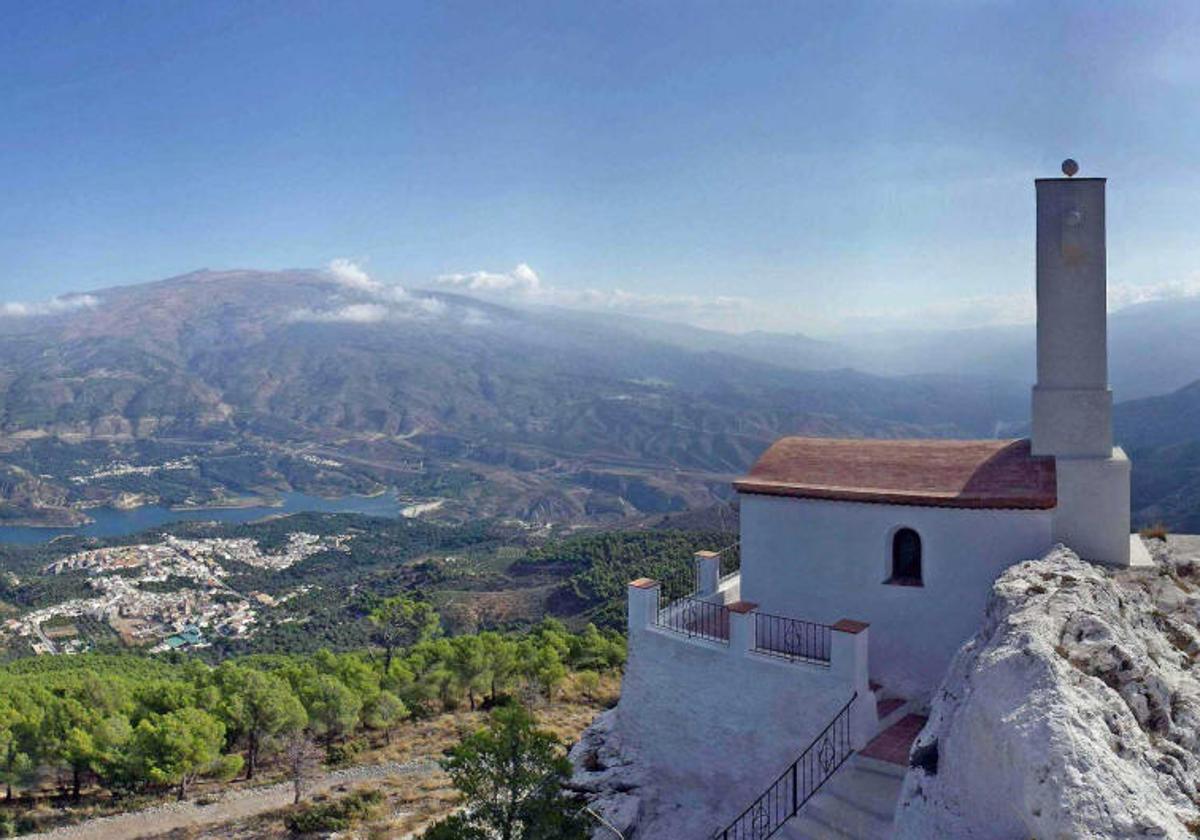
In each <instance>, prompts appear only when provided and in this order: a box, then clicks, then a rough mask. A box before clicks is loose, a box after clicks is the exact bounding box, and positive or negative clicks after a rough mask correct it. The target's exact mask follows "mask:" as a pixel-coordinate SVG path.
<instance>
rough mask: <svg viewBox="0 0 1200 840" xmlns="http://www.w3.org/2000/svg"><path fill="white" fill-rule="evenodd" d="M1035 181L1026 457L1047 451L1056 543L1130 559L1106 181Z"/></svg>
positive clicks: (1105, 559) (1070, 170) (1098, 556)
mask: <svg viewBox="0 0 1200 840" xmlns="http://www.w3.org/2000/svg"><path fill="white" fill-rule="evenodd" d="M1062 168H1063V173H1064V175H1065V176H1066V177H1063V178H1039V179H1037V180H1036V181H1035V182H1034V185H1035V188H1036V191H1037V384H1036V385H1034V387H1033V440H1032V446H1033V454H1034V455H1052V456H1054V458H1055V470H1056V474H1057V483H1058V506H1057V508H1056V510H1055V519H1054V538H1055V539H1056V540H1057V541H1059V542H1062V543H1065V544H1066V545H1067V546H1069V547H1070V548H1072V549H1074V550H1075V551H1076V553H1078V554H1079V555H1080V556H1081V557H1083V558H1085V559H1088V560H1093V561H1096V562H1099V563H1107V564H1112V565H1119V566H1126V565H1129V558H1130V534H1129V472H1130V464H1129V459H1128V458H1127V457H1126V456H1125V453H1124V452H1123V451H1121V449H1120V448H1118V447H1114V446H1113V432H1112V390H1111V389H1110V388H1109V386H1108V323H1107V321H1108V314H1107V288H1106V287H1107V259H1106V254H1105V226H1104V188H1105V179H1104V178H1075V177H1072V176H1074V175H1075V173H1076V172H1077V171H1078V169H1079V167H1078V165H1077V164H1076V163H1075V161H1073V160H1066V161H1064V162H1063V167H1062Z"/></svg>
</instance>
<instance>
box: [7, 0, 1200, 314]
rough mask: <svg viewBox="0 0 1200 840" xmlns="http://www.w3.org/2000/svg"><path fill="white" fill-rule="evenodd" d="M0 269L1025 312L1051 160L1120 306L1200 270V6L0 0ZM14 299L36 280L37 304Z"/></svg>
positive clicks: (78, 280) (1199, 287) (1194, 280)
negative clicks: (341, 279)
mask: <svg viewBox="0 0 1200 840" xmlns="http://www.w3.org/2000/svg"><path fill="white" fill-rule="evenodd" d="M0 20H2V21H3V25H2V26H0V301H3V302H4V303H3V307H4V308H3V310H2V311H3V312H8V313H20V312H22V311H25V312H36V311H43V310H44V309H45V308H47V307H54V306H59V305H62V303H61V301H59V302H56V301H55V300H54V299H55V298H56V297H58V296H61V295H64V294H67V293H72V292H74V293H86V292H88V291H91V290H95V289H99V288H103V287H105V286H111V285H118V284H125V283H135V282H143V281H148V280H155V279H160V278H163V277H168V276H173V275H178V274H182V273H185V272H188V271H192V270H195V269H198V268H202V267H209V268H214V269H217V268H220V269H227V268H259V269H282V268H289V267H319V266H342V267H346V266H353V267H354V270H357V271H362V272H364V273H366V274H369V276H370V277H371V278H373V280H374V281H378V282H384V283H388V284H400V285H402V286H404V287H405V288H420V287H427V286H441V287H447V286H449V287H458V288H461V289H466V290H470V291H473V292H475V293H477V294H481V295H490V296H493V297H497V298H509V299H513V300H518V301H528V302H534V303H537V302H546V303H554V304H558V305H567V306H580V307H590V308H604V309H610V310H613V311H619V312H620V311H624V312H630V313H633V314H647V315H652V316H655V317H667V318H671V319H673V320H679V321H685V322H689V323H695V324H698V325H702V326H706V327H713V328H718V329H729V330H746V329H772V330H802V331H807V332H813V333H828V332H835V331H838V330H846V329H855V328H861V327H863V326H875V325H888V324H895V325H906V326H907V325H929V326H950V327H957V326H969V325H973V324H984V323H1010V322H1020V321H1024V320H1029V319H1031V317H1032V312H1033V310H1032V287H1033V187H1032V183H1031V182H1032V179H1033V178H1035V177H1039V176H1053V175H1057V174H1058V168H1059V164H1060V162H1061V161H1062V159H1063V158H1065V157H1067V156H1070V157H1074V158H1075V159H1077V160H1078V161H1079V162H1080V174H1081V175H1089V176H1106V177H1108V179H1109V184H1108V190H1109V192H1108V205H1109V206H1108V225H1109V282H1110V290H1111V295H1110V297H1111V298H1112V303H1113V306H1114V307H1119V306H1121V305H1123V304H1126V303H1129V302H1135V301H1138V300H1143V299H1159V298H1163V297H1172V296H1178V295H1185V294H1196V293H1200V235H1197V232H1196V231H1197V227H1198V226H1200V158H1198V157H1197V155H1196V149H1197V148H1200V50H1197V49H1196V44H1197V43H1200V4H1196V3H1193V2H1187V3H1154V4H1128V3H1106V2H1081V3H1060V2H1051V3H1047V2H1041V0H1038V2H1024V3H1006V2H965V1H963V2H958V1H957V0H956V1H953V2H952V1H951V0H946V2H936V0H925V1H924V2H913V3H907V2H894V3H886V4H885V3H865V4H864V3H856V2H837V3H806V2H784V3H779V2H774V3H755V2H739V3H716V2H657V1H656V0H643V2H639V3H619V2H603V3H596V2H580V3H571V2H552V3H537V2H521V3H491V2H484V0H478V1H477V2H471V3H457V2H437V3H419V4H418V3H402V2H394V0H393V2H379V3H375V2H354V0H349V1H348V2H339V3H333V2H303V0H289V1H288V2H252V1H251V0H240V1H239V2H221V1H220V0H207V1H206V2H196V3H189V2H171V3H162V2H121V3H94V2H90V0H89V2H55V0H39V2H36V3H33V2H27V0H22V2H15V0H0ZM14 307H15V308H14Z"/></svg>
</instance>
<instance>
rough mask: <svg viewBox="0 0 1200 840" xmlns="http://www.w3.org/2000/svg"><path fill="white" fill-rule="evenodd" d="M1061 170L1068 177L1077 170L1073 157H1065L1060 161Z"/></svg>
mask: <svg viewBox="0 0 1200 840" xmlns="http://www.w3.org/2000/svg"><path fill="white" fill-rule="evenodd" d="M1062 171H1063V174H1064V175H1066V176H1067V177H1068V178H1070V177H1071V176H1072V175H1074V174H1075V173H1076V172H1078V171H1079V164H1078V163H1076V162H1075V161H1074V159H1073V158H1067V159H1066V160H1064V161H1063V162H1062Z"/></svg>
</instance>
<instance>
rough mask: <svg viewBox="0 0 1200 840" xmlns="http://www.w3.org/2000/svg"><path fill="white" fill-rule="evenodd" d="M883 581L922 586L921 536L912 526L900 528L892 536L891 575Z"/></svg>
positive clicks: (898, 584)
mask: <svg viewBox="0 0 1200 840" xmlns="http://www.w3.org/2000/svg"><path fill="white" fill-rule="evenodd" d="M884 582H885V583H894V584H896V585H897V586H922V585H923V583H922V581H921V538H920V537H919V536H918V535H917V532H916V531H914V530H913V529H912V528H901V529H900V530H899V531H897V532H896V533H895V535H894V536H893V537H892V576H891V577H890V578H888V579H887V580H886V581H884Z"/></svg>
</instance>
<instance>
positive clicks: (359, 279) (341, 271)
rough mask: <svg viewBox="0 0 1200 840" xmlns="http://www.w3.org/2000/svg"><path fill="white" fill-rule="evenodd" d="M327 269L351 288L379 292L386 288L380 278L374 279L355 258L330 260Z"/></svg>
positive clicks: (338, 280) (342, 283) (336, 278)
mask: <svg viewBox="0 0 1200 840" xmlns="http://www.w3.org/2000/svg"><path fill="white" fill-rule="evenodd" d="M326 271H328V272H329V273H330V274H331V275H332V276H333V279H334V280H336V281H337V282H338V283H340V284H341V285H343V286H345V287H346V288H349V289H358V290H359V291H363V292H371V293H378V292H380V291H382V290H383V289H384V288H386V287H385V286H384V285H383V284H382V283H380V282H379V281H378V280H372V279H371V276H370V275H369V274H367V272H366V270H365V269H364V268H363V267H362V266H360V265H359V264H358V263H356V262H355V261H354V260H348V259H345V258H339V259H336V260H330V261H329V265H328V266H326Z"/></svg>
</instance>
